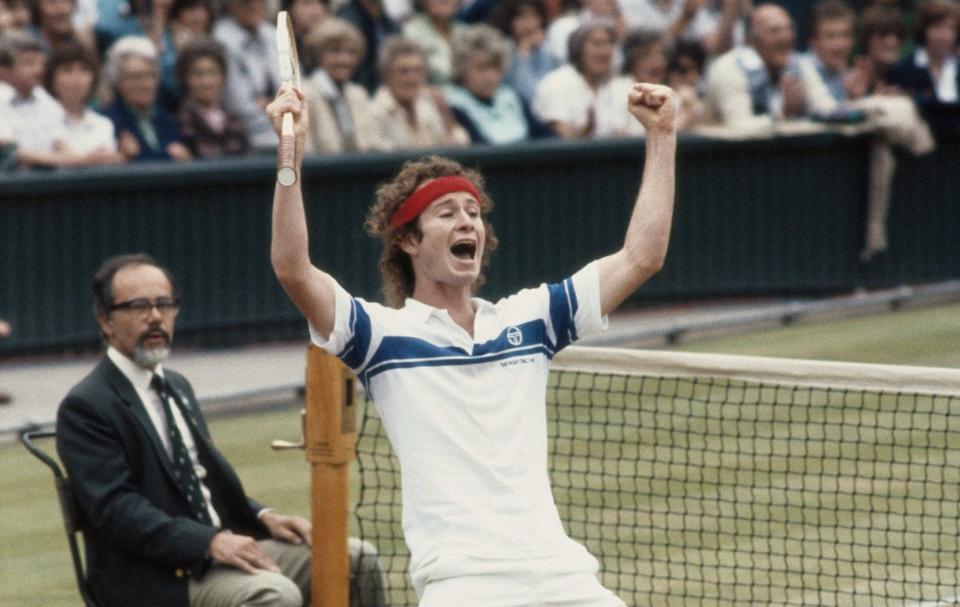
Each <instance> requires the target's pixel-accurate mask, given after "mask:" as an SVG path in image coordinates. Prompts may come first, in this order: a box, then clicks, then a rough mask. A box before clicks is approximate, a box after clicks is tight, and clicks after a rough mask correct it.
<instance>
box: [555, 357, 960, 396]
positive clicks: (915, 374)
mask: <svg viewBox="0 0 960 607" xmlns="http://www.w3.org/2000/svg"><path fill="white" fill-rule="evenodd" d="M553 369H554V370H557V371H584V372H591V373H604V374H611V375H625V376H630V375H637V374H638V373H639V374H643V375H653V376H659V377H670V378H703V377H712V378H726V379H731V380H741V381H750V382H758V383H765V384H778V385H788V386H808V387H815V388H834V389H843V388H845V389H850V390H869V391H873V392H899V393H912V394H924V395H934V396H960V369H949V368H940V367H910V366H901V365H878V364H867V363H849V362H832V361H831V362H827V361H818V360H802V359H788V358H769V357H759V356H741V355H732V354H700V353H692V352H667V351H662V350H625V349H619V348H597V347H588V346H570V347H568V348H566V349H564V350H563V351H561V352H560V353H559V354H557V356H556V357H555V358H554V359H553Z"/></svg>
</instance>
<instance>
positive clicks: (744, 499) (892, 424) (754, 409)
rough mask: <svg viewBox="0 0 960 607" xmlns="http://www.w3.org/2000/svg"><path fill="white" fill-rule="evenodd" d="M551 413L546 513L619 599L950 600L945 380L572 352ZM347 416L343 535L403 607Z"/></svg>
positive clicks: (383, 449)
mask: <svg viewBox="0 0 960 607" xmlns="http://www.w3.org/2000/svg"><path fill="white" fill-rule="evenodd" d="M547 400H548V417H549V428H550V462H551V463H550V466H551V470H550V474H551V479H552V483H553V487H554V495H555V499H556V502H557V505H558V507H559V509H560V514H561V518H562V519H563V521H564V523H565V525H566V528H567V531H568V533H569V534H570V536H571V537H573V538H574V539H576V540H578V541H580V542H582V543H583V544H584V545H585V546H586V547H587V548H588V549H589V550H590V552H591V553H592V554H594V555H595V556H596V557H597V558H598V559H599V560H600V562H601V581H602V582H603V583H604V584H605V585H606V586H607V587H608V588H610V589H611V590H613V591H615V592H616V593H617V594H618V595H619V596H620V597H621V598H622V599H623V600H624V601H625V602H626V603H627V604H628V605H631V606H635V607H637V606H640V605H684V606H689V605H704V606H707V605H716V606H728V605H829V606H833V605H838V606H839V605H870V606H873V605H897V606H908V605H909V606H913V605H916V606H918V607H919V606H924V607H930V606H934V605H950V604H960V371H957V370H949V369H932V368H917V367H894V366H883V365H864V364H850V363H824V362H813V361H797V360H781V359H766V358H754V357H743V356H721V355H699V354H684V353H668V352H645V351H627V350H614V349H601V348H577V347H573V348H568V349H567V350H566V351H564V352H563V353H562V354H561V355H560V356H558V357H557V359H556V360H555V362H554V370H553V371H552V373H551V378H550V383H549V390H548V395H547ZM359 422H360V428H361V429H360V437H359V441H358V446H357V452H358V453H357V455H358V459H357V476H358V478H357V480H358V483H359V485H358V491H357V496H356V497H357V502H356V504H355V506H354V508H353V516H354V521H353V523H354V525H355V531H356V532H357V533H358V534H359V535H360V536H361V537H363V538H364V539H367V540H369V541H371V542H372V543H374V544H375V545H376V546H377V547H378V550H379V551H380V555H381V565H382V566H383V567H384V569H385V572H386V585H387V591H388V592H387V594H388V602H389V604H390V605H391V606H397V605H416V603H417V600H416V596H415V594H414V592H413V590H412V586H411V584H410V582H409V576H408V574H407V567H408V565H409V554H408V552H407V550H406V546H405V544H404V541H403V533H402V529H401V524H400V514H401V506H400V503H401V502H400V480H399V468H398V465H397V462H396V460H395V458H394V457H393V455H392V452H391V449H390V446H389V443H388V442H387V439H386V436H385V433H384V432H383V428H382V427H381V425H380V422H379V418H378V417H377V414H376V411H375V409H374V407H372V406H364V407H362V408H361V419H360V420H359Z"/></svg>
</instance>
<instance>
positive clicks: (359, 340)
mask: <svg viewBox="0 0 960 607" xmlns="http://www.w3.org/2000/svg"><path fill="white" fill-rule="evenodd" d="M347 322H348V323H349V325H350V335H351V337H350V341H348V342H347V343H346V345H345V346H344V347H343V350H341V351H340V353H339V354H337V358H339V359H340V360H342V361H343V364H345V365H347V366H348V367H350V368H351V369H353V370H354V371H356V370H357V369H359V368H360V365H362V364H363V361H364V359H366V358H367V350H369V348H370V336H371V334H372V333H371V329H370V316H369V315H368V314H367V311H366V310H364V309H363V306H362V305H360V303H359V302H358V301H357V300H356V299H352V298H351V299H350V319H349V320H348V321H347Z"/></svg>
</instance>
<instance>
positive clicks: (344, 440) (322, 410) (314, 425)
mask: <svg viewBox="0 0 960 607" xmlns="http://www.w3.org/2000/svg"><path fill="white" fill-rule="evenodd" d="M353 382H354V376H353V374H352V373H351V372H350V371H349V370H348V369H347V367H346V366H345V365H344V364H343V363H342V362H340V360H339V359H337V357H336V356H333V355H332V354H328V353H327V352H325V351H324V350H322V349H320V348H318V347H316V346H310V349H309V350H308V351H307V384H306V388H307V391H306V417H305V420H304V449H305V453H306V458H307V461H308V462H309V463H310V469H311V513H312V518H313V561H312V565H311V584H312V591H311V592H312V602H311V604H312V607H348V604H349V601H350V561H349V554H348V552H347V535H348V531H347V525H348V518H347V513H348V509H349V502H348V489H347V487H348V483H349V474H350V462H351V461H353V458H354V454H355V447H356V444H357V429H356V415H355V411H356V407H355V406H354V405H355V404H354V384H353Z"/></svg>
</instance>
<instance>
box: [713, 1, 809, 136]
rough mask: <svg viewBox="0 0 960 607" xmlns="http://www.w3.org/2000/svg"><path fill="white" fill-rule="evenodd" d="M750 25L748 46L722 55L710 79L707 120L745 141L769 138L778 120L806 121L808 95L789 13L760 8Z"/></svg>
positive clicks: (775, 7) (754, 12)
mask: <svg viewBox="0 0 960 607" xmlns="http://www.w3.org/2000/svg"><path fill="white" fill-rule="evenodd" d="M749 25H750V28H749V29H750V32H749V35H748V37H747V43H748V45H749V46H745V47H741V48H735V49H733V50H731V51H729V52H727V53H725V54H723V55H721V56H720V57H718V58H717V60H716V61H715V62H714V63H713V65H712V66H711V67H710V70H709V72H708V73H707V99H706V104H707V107H706V111H707V118H708V120H710V121H712V122H716V123H719V124H720V125H722V126H724V127H726V128H727V129H730V130H732V131H736V132H737V133H739V134H742V135H766V134H769V133H770V132H771V131H772V129H773V127H774V125H775V124H776V123H777V122H778V121H779V120H781V119H789V118H796V117H800V116H803V115H804V113H805V111H806V93H805V91H804V87H803V83H802V81H801V80H800V77H799V73H798V68H797V60H796V57H795V56H794V42H795V39H796V35H795V33H794V28H793V21H792V20H791V19H790V15H789V14H788V13H787V11H786V10H784V9H783V8H781V7H780V6H777V5H775V4H761V5H760V6H758V7H756V8H755V9H754V10H753V12H752V13H751V14H750V24H749Z"/></svg>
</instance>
